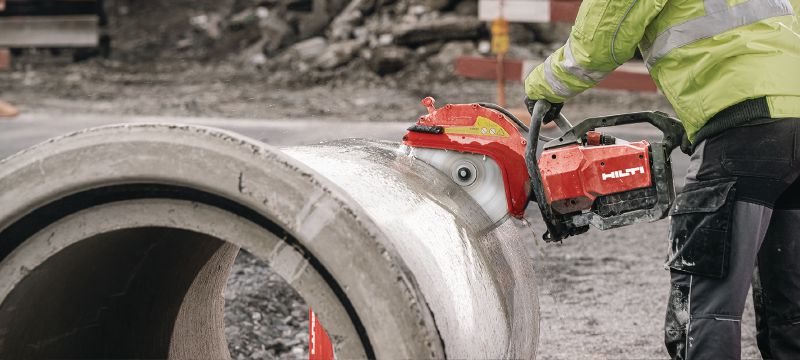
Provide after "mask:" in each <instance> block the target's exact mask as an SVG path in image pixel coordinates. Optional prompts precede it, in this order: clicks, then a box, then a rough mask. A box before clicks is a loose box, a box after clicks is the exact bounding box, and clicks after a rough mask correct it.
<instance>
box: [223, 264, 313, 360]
mask: <svg viewBox="0 0 800 360" xmlns="http://www.w3.org/2000/svg"><path fill="white" fill-rule="evenodd" d="M225 336H227V337H228V349H229V350H230V352H231V358H232V359H236V360H244V359H308V305H306V303H305V301H303V298H302V297H300V295H298V294H297V292H295V291H294V289H293V288H292V287H291V286H289V284H287V283H286V282H285V281H284V280H283V279H282V278H281V277H280V276H278V274H275V273H274V272H272V271H271V270H270V269H269V267H267V266H266V264H265V263H263V262H262V261H260V260H259V259H257V258H256V257H254V256H253V255H250V253H248V252H246V251H240V252H239V255H238V256H237V257H236V262H235V263H234V265H233V269H232V270H231V276H230V278H229V279H228V287H227V288H226V289H225Z"/></svg>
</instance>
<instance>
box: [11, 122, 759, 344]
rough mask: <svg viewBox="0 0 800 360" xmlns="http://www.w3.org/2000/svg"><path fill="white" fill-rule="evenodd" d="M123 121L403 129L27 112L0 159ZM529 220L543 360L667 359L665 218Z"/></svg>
mask: <svg viewBox="0 0 800 360" xmlns="http://www.w3.org/2000/svg"><path fill="white" fill-rule="evenodd" d="M121 122H178V123H194V124H200V125H206V126H216V127H221V128H225V129H228V130H232V131H236V132H239V133H242V134H245V135H247V136H250V137H252V138H255V139H259V140H262V141H264V142H267V143H269V144H272V145H277V146H284V145H298V144H310V143H316V142H320V141H324V140H333V139H340V138H352V137H362V138H371V139H382V140H393V141H398V140H399V139H400V137H401V136H402V134H403V132H404V129H405V128H406V127H407V126H408V124H409V123H404V122H382V123H366V122H347V121H342V120H341V119H337V118H331V119H321V118H307V119H277V120H269V121H264V120H257V119H227V118H226V119H218V118H185V117H146V116H109V115H88V114H87V115H75V114H70V115H64V114H59V113H48V112H28V113H25V114H23V115H22V116H20V117H19V118H16V119H13V120H3V121H0V158H2V157H6V156H9V155H11V154H13V153H15V152H17V151H19V150H21V149H24V148H26V147H28V146H31V145H34V144H36V143H38V142H41V141H44V140H46V139H48V138H51V137H54V136H58V135H62V134H65V133H68V132H71V131H75V130H79V129H83V128H86V127H92V126H101V125H106V124H112V123H121ZM616 134H618V135H620V137H622V138H626V139H636V138H637V137H645V138H651V139H652V138H655V137H657V134H655V133H654V132H653V131H652V130H650V129H648V128H645V127H630V128H625V129H622V130H621V131H618V132H616ZM673 155H674V169H675V170H674V175H675V178H676V185H678V186H680V185H682V184H683V180H682V177H683V175H684V174H685V169H686V165H687V163H688V159H687V157H686V156H684V155H683V154H679V153H678V152H675V153H674V154H673ZM531 214H532V216H531V218H530V226H526V225H520V228H521V230H522V231H523V232H524V233H523V238H524V239H525V240H526V241H527V244H526V245H527V247H528V249H529V251H530V253H531V255H532V256H533V257H534V259H535V263H536V271H537V272H538V276H539V281H540V285H539V286H540V287H539V289H540V301H541V319H542V320H541V331H540V341H539V343H540V346H539V355H540V358H543V359H596V358H609V359H661V358H666V351H665V350H664V347H663V345H662V337H663V336H662V323H663V318H664V313H665V308H666V306H665V302H666V298H667V291H668V281H669V280H668V273H667V271H666V270H664V269H663V267H662V264H663V261H664V258H665V255H666V251H667V242H666V241H667V240H666V238H667V231H668V225H669V224H668V222H667V221H664V220H662V221H659V222H656V223H652V224H642V225H637V226H631V227H626V228H622V229H616V230H610V231H605V232H600V231H598V230H594V229H593V230H591V231H590V232H589V233H588V234H585V235H581V236H578V237H575V238H570V239H567V240H566V241H565V242H564V243H563V244H544V243H543V242H542V241H541V240H540V236H541V229H543V226H542V224H541V222H540V220H539V219H538V213H537V212H536V211H535V210H534V211H532V212H531ZM534 233H535V234H534ZM533 239H535V240H533ZM752 318H753V315H752V306H751V305H750V304H749V303H748V306H747V310H746V313H745V316H744V320H743V331H742V335H743V356H744V357H745V358H758V353H757V350H756V349H755V340H754V337H753V332H754V328H753V319H752Z"/></svg>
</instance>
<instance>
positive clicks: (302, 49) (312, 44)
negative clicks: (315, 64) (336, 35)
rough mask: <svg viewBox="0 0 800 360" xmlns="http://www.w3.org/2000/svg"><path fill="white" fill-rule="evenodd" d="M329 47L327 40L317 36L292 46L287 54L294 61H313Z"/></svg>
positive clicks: (286, 51)
mask: <svg viewBox="0 0 800 360" xmlns="http://www.w3.org/2000/svg"><path fill="white" fill-rule="evenodd" d="M327 46H328V42H327V41H326V40H325V38H324V37H322V36H317V37H313V38H310V39H308V40H303V41H301V42H299V43H296V44H294V45H292V46H290V47H289V48H287V49H286V50H285V53H287V54H289V56H291V57H292V58H293V59H298V60H301V61H311V60H314V59H316V58H318V57H319V56H320V55H322V53H323V52H325V49H326V48H327ZM281 57H284V55H283V54H281Z"/></svg>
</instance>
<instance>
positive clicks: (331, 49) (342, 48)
mask: <svg viewBox="0 0 800 360" xmlns="http://www.w3.org/2000/svg"><path fill="white" fill-rule="evenodd" d="M363 46H364V42H363V41H359V40H350V41H343V42H339V43H334V44H330V45H328V47H327V48H326V49H325V51H324V52H323V53H322V55H320V57H319V58H318V59H317V61H316V63H315V65H316V66H317V67H318V68H320V69H323V70H330V69H334V68H337V67H339V66H342V65H344V64H346V63H347V62H349V61H350V60H352V59H353V58H354V57H355V56H356V54H357V53H358V50H360V49H361V48H362V47H363Z"/></svg>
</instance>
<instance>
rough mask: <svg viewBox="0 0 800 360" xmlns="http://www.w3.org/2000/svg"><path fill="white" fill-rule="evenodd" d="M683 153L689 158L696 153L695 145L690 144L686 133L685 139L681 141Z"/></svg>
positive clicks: (684, 134)
mask: <svg viewBox="0 0 800 360" xmlns="http://www.w3.org/2000/svg"><path fill="white" fill-rule="evenodd" d="M681 151H682V152H683V153H684V154H686V155H689V156H692V152H694V145H692V143H691V142H689V136H687V135H686V132H684V133H683V138H682V139H681Z"/></svg>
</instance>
